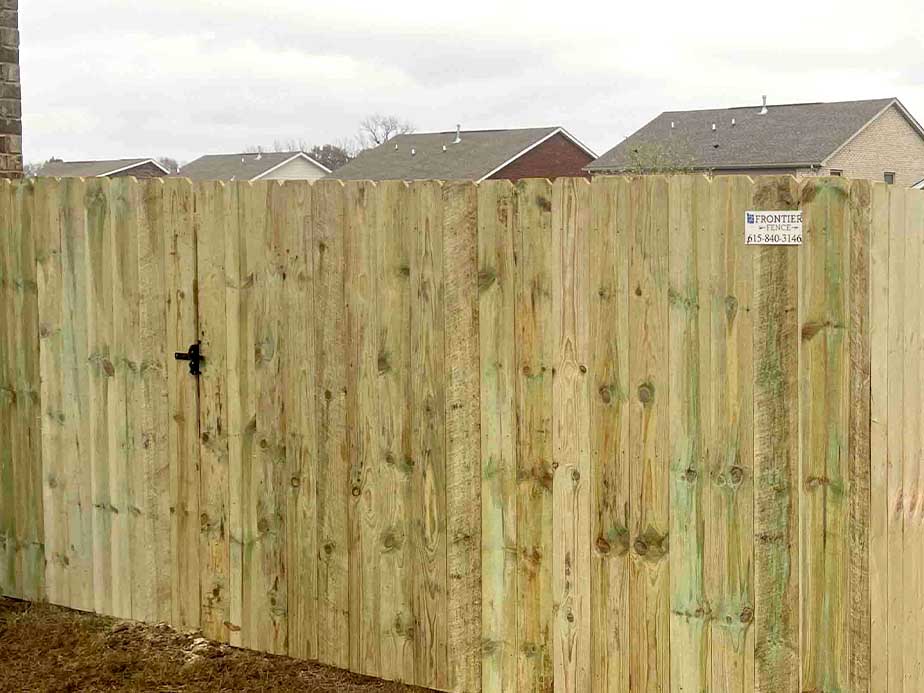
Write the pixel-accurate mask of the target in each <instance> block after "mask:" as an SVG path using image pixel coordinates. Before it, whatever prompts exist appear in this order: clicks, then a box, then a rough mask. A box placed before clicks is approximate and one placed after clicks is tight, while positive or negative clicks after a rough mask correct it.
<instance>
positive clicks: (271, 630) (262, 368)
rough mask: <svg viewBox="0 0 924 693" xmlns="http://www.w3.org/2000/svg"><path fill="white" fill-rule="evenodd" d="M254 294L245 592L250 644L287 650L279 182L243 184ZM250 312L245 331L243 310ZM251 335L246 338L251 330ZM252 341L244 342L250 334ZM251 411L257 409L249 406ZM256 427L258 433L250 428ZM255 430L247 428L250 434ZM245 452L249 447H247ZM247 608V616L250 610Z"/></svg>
mask: <svg viewBox="0 0 924 693" xmlns="http://www.w3.org/2000/svg"><path fill="white" fill-rule="evenodd" d="M241 195H242V198H241V205H242V208H243V210H242V218H243V219H244V223H243V224H242V227H241V231H242V233H243V234H244V235H245V240H244V241H243V242H242V245H244V244H246V251H245V252H246V260H244V261H243V262H242V265H243V266H244V267H245V269H243V270H242V276H243V277H246V280H245V281H246V283H247V285H248V290H249V296H248V300H247V302H246V304H242V305H241V314H242V317H241V343H242V350H241V361H242V363H243V362H246V363H247V365H246V371H247V376H246V377H247V378H248V390H249V392H250V393H251V394H249V397H248V400H249V401H250V402H251V404H249V407H250V408H249V409H248V410H247V412H246V413H245V416H244V418H243V419H242V422H246V423H245V426H246V428H245V432H244V436H245V440H247V444H248V446H249V448H250V452H249V458H248V457H245V458H244V459H242V460H241V464H242V472H243V474H244V475H245V478H246V479H247V481H249V486H247V483H246V482H245V483H244V484H243V487H244V488H246V491H245V495H244V496H243V499H244V500H243V505H242V510H241V512H242V522H243V527H242V528H243V532H244V534H243V537H244V566H243V571H244V581H245V583H244V584H245V588H244V589H245V592H244V594H245V596H246V595H247V593H248V592H247V590H248V587H249V590H250V592H249V600H247V601H245V602H244V603H243V605H242V606H243V610H244V614H245V615H244V623H245V624H248V623H249V624H250V626H251V630H250V631H248V630H247V629H246V627H245V629H244V631H243V632H242V635H243V638H244V643H245V644H247V643H249V644H248V645H247V646H249V647H252V648H253V649H258V650H262V651H265V652H273V653H276V654H285V653H287V652H288V631H289V627H288V607H287V598H288V585H287V582H286V581H287V562H286V506H287V497H288V492H287V490H286V489H287V479H286V471H287V470H286V425H287V414H288V412H287V410H286V409H285V408H284V406H283V402H284V398H283V387H284V384H285V374H284V373H283V371H282V366H283V357H282V352H283V348H284V346H283V340H284V334H283V320H284V319H286V316H285V315H283V313H282V312H281V311H280V310H279V308H280V306H282V305H284V303H283V300H284V299H283V297H284V283H285V274H284V273H285V264H284V263H285V246H284V240H283V226H284V224H286V221H287V220H286V213H285V209H286V207H287V205H288V199H287V195H286V191H285V189H284V188H283V187H282V184H281V183H273V184H271V185H269V186H267V187H265V188H264V187H263V186H250V187H242V189H241ZM245 312H246V313H247V314H248V315H247V320H246V325H247V327H246V331H245V328H244V324H245V319H244V313H245ZM245 335H246V337H245ZM245 340H246V341H245ZM251 412H252V413H251ZM251 430H252V433H250V431H251ZM248 434H249V435H248ZM245 454H246V453H245ZM248 610H249V612H250V613H249V618H248V614H247V612H248Z"/></svg>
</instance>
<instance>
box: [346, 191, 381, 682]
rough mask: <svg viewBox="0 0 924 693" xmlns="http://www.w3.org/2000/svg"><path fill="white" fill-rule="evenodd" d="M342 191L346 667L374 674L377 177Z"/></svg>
mask: <svg viewBox="0 0 924 693" xmlns="http://www.w3.org/2000/svg"><path fill="white" fill-rule="evenodd" d="M345 194H346V195H345V211H344V220H345V223H344V258H345V260H344V262H345V267H346V284H345V286H346V299H345V301H346V319H347V342H346V345H347V354H348V363H347V386H346V388H347V389H346V429H347V431H348V432H349V433H348V436H349V443H348V444H349V459H350V469H349V484H350V506H349V534H350V544H349V547H350V550H349V563H350V566H349V576H350V578H349V579H350V584H349V603H350V668H351V669H353V670H354V671H360V672H363V673H365V674H369V675H371V676H378V675H379V674H380V672H381V669H382V654H381V653H382V650H381V640H380V633H379V631H380V623H379V616H380V612H379V595H380V591H379V590H380V576H381V571H380V565H379V560H378V545H379V533H380V532H381V528H380V526H379V523H380V522H381V509H380V506H381V504H382V498H381V485H380V483H379V468H378V465H377V464H376V459H377V455H376V452H375V449H376V446H375V434H376V430H377V428H378V407H377V406H376V405H375V402H376V398H375V379H376V373H377V368H378V367H377V359H378V353H377V348H376V330H375V315H376V312H377V311H378V303H377V291H378V283H377V276H376V273H375V265H374V263H373V257H374V252H375V228H376V223H377V222H376V212H377V210H378V204H377V200H376V197H377V189H376V185H375V184H374V183H369V182H358V183H352V182H351V183H347V185H346V188H345Z"/></svg>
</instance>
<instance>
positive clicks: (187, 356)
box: [173, 342, 205, 375]
mask: <svg viewBox="0 0 924 693" xmlns="http://www.w3.org/2000/svg"><path fill="white" fill-rule="evenodd" d="M200 344H201V342H196V343H195V344H191V345H190V347H189V351H187V352H186V353H183V352H182V351H178V352H176V353H175V354H174V355H173V357H174V358H175V359H176V360H177V361H189V372H190V373H192V374H193V375H199V374H200V373H201V372H202V371H201V370H200V369H199V364H201V363H202V362H203V361H205V357H204V356H203V355H202V353H201V352H200V351H199V345H200Z"/></svg>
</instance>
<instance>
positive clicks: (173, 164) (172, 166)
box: [156, 156, 180, 175]
mask: <svg viewBox="0 0 924 693" xmlns="http://www.w3.org/2000/svg"><path fill="white" fill-rule="evenodd" d="M156 161H157V163H159V164H160V165H161V166H163V167H164V168H165V169H167V170H168V171H169V172H170V174H171V175H174V174H177V173H179V172H180V162H179V161H177V160H176V159H174V158H173V157H170V156H159V157H157V159H156Z"/></svg>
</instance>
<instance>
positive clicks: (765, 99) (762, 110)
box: [760, 94, 767, 115]
mask: <svg viewBox="0 0 924 693" xmlns="http://www.w3.org/2000/svg"><path fill="white" fill-rule="evenodd" d="M761 98H763V100H764V103H763V105H762V106H761V107H760V115H767V95H766V94H764V95H763V97H761Z"/></svg>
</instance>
